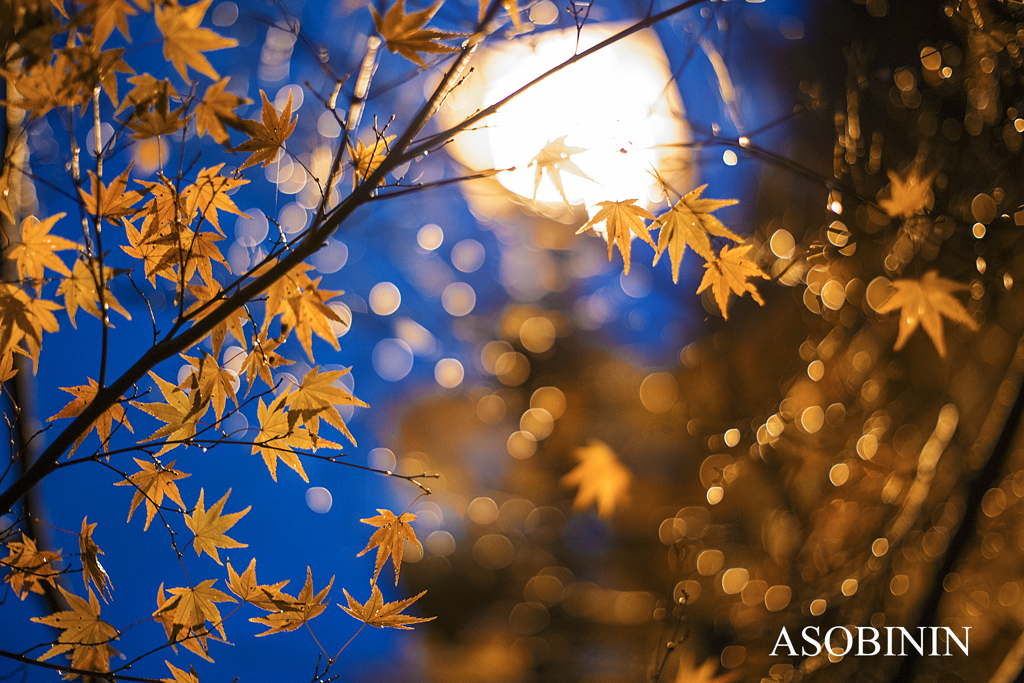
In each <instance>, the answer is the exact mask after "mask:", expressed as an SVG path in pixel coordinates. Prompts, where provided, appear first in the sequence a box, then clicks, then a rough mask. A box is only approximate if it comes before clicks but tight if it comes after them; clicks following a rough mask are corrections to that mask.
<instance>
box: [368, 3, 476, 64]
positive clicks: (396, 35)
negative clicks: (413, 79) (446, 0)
mask: <svg viewBox="0 0 1024 683" xmlns="http://www.w3.org/2000/svg"><path fill="white" fill-rule="evenodd" d="M442 2H443V0H438V2H435V3H434V4H433V5H431V6H430V7H428V8H427V9H424V10H420V11H419V12H413V13H412V14H406V13H405V0H398V2H396V3H395V4H394V5H392V6H391V9H389V10H388V12H387V14H385V15H384V17H383V18H381V16H380V15H379V14H377V10H376V9H375V8H374V7H373V5H370V12H371V13H372V14H373V24H374V26H376V27H377V32H378V33H380V35H381V37H382V38H383V39H384V43H385V44H386V45H387V46H388V50H390V51H391V52H392V53H398V54H400V55H402V56H403V57H405V58H406V59H408V60H409V61H410V62H412V63H413V64H416V65H417V66H419V67H420V68H422V69H426V68H427V64H426V62H424V61H423V58H422V57H420V54H419V53H421V52H430V53H435V54H436V53H445V52H458V48H456V47H449V46H448V45H442V44H441V43H439V42H437V41H439V40H448V39H450V38H457V37H458V34H457V33H447V32H445V31H438V30H437V29H430V28H423V27H424V26H426V24H427V22H428V21H430V20H431V19H432V18H433V17H434V15H435V14H437V10H439V9H441V4H442Z"/></svg>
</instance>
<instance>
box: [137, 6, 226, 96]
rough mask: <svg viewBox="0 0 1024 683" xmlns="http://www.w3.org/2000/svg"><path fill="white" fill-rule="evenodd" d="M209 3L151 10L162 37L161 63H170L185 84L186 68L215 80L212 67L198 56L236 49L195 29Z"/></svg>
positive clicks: (157, 7) (216, 76)
mask: <svg viewBox="0 0 1024 683" xmlns="http://www.w3.org/2000/svg"><path fill="white" fill-rule="evenodd" d="M211 2H213V0H201V1H200V2H197V3H196V4H194V5H189V6H187V7H186V6H184V5H178V4H176V3H167V4H166V5H157V6H156V7H154V8H153V16H154V18H155V19H156V25H157V27H158V28H159V29H160V32H161V33H163V35H164V59H166V60H168V61H170V62H171V63H173V64H174V68H176V69H177V70H178V73H180V74H181V77H182V78H184V79H185V80H186V81H187V80H188V73H187V72H186V68H187V67H189V66H191V67H192V68H193V69H195V70H196V71H198V72H199V73H201V74H204V75H206V76H209V77H210V78H212V79H214V80H217V79H219V78H220V76H219V75H218V74H217V72H216V71H215V70H214V68H213V65H211V64H210V62H209V61H208V60H207V59H206V57H205V56H204V55H203V54H202V53H203V52H208V51H210V50H220V49H222V48H225V47H234V46H235V45H238V41H237V40H235V39H234V38H224V37H223V36H220V35H218V34H217V33H214V32H213V31H211V30H210V29H207V28H199V24H200V22H202V20H203V16H204V15H205V14H206V10H207V9H209V7H210V3H211Z"/></svg>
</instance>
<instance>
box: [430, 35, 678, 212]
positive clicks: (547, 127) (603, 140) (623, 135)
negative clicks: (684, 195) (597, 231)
mask: <svg viewBox="0 0 1024 683" xmlns="http://www.w3.org/2000/svg"><path fill="white" fill-rule="evenodd" d="M621 28H623V27H621V26H617V25H608V24H606V25H599V26H588V30H587V31H584V32H583V35H582V39H581V41H580V45H579V49H580V50H581V51H582V50H584V49H586V48H588V47H590V46H591V45H593V44H596V43H597V42H599V41H601V40H604V39H605V38H607V37H608V36H610V35H612V34H614V33H615V32H616V31H618V30H621ZM576 39H577V34H576V31H575V30H570V31H547V32H544V33H539V34H531V35H526V36H523V37H521V38H519V39H517V40H515V41H512V42H510V43H508V44H505V45H502V46H501V47H498V48H494V49H492V50H489V51H485V52H484V53H483V54H482V56H481V57H480V59H479V60H478V61H477V63H476V64H475V66H474V71H473V74H472V75H471V76H470V77H469V79H468V84H469V85H470V91H469V92H466V93H462V95H463V96H461V97H460V96H455V97H451V98H449V100H448V101H447V103H446V106H445V107H443V108H442V113H443V115H444V117H445V123H446V124H448V125H452V124H454V123H456V122H457V121H459V120H461V119H462V118H463V117H465V116H468V115H470V114H472V113H473V112H474V111H475V110H476V109H477V108H478V107H486V106H488V105H490V104H493V103H495V102H497V101H499V100H500V99H502V98H503V97H505V96H507V95H509V94H510V93H512V92H514V91H515V90H516V89H518V88H520V87H522V86H523V85H524V84H526V83H528V82H529V81H530V80H531V79H533V78H535V77H536V76H538V75H540V74H542V73H544V72H545V71H547V70H548V69H550V68H551V67H553V66H555V65H557V64H559V63H561V62H563V61H564V60H565V59H567V58H569V57H571V56H572V55H573V53H574V51H575V50H576ZM670 82H671V73H670V71H669V68H668V63H667V60H666V58H665V55H664V53H663V51H662V48H661V45H660V43H659V42H658V40H657V38H656V37H655V35H654V33H653V32H650V31H644V32H640V33H637V34H635V35H633V36H631V37H630V38H628V39H626V40H622V41H619V42H618V43H615V44H614V45H612V46H611V47H609V48H607V49H604V50H601V51H599V52H598V53H596V54H594V55H591V56H588V57H586V58H584V59H582V60H580V61H579V62H577V63H576V64H573V65H572V66H570V67H568V68H566V69H563V70H562V71H560V72H559V73H557V74H555V75H554V76H552V77H550V78H547V79H545V80H544V81H542V82H541V83H539V84H537V85H535V86H534V87H532V88H531V89H529V90H528V91H526V92H525V93H524V94H523V95H521V96H519V97H517V98H515V99H514V100H512V101H511V102H509V103H508V104H506V105H505V106H503V107H502V108H501V109H500V110H499V111H498V113H497V114H495V115H494V116H491V117H489V118H488V119H487V120H486V126H484V127H482V129H481V130H477V131H471V132H469V133H466V134H463V135H460V136H459V137H457V138H456V139H455V143H456V149H455V150H454V151H455V154H456V155H457V156H459V157H461V158H462V159H463V160H464V161H465V162H466V163H467V164H468V165H470V166H471V167H473V168H478V169H485V168H489V167H494V168H509V167H513V166H514V167H515V170H514V171H508V172H504V173H501V174H499V175H498V180H499V181H500V182H501V184H502V185H503V186H504V187H505V188H507V189H509V190H512V191H513V192H515V193H516V194H518V195H520V196H521V197H525V198H526V199H531V198H533V195H534V183H535V177H536V171H537V165H536V164H534V165H533V166H531V165H530V164H531V161H532V160H533V159H534V157H536V156H537V154H538V153H539V152H540V151H541V149H542V148H543V147H544V146H545V145H547V144H548V143H549V142H552V141H555V140H557V139H558V138H561V137H563V136H566V137H565V143H564V144H565V145H566V146H567V147H570V148H582V149H585V150H586V151H584V152H579V153H574V154H572V155H571V157H570V160H571V161H572V162H573V163H575V164H576V165H578V167H579V169H580V170H582V171H583V173H585V174H586V175H587V176H588V177H589V178H591V179H592V180H588V179H586V178H583V177H580V176H579V175H574V174H573V173H571V172H569V171H566V170H563V171H562V172H561V178H562V182H563V183H564V187H565V193H566V197H567V199H568V200H569V202H571V203H572V204H579V203H583V204H585V205H586V206H587V207H588V208H589V207H591V206H593V205H594V204H596V203H597V202H601V201H609V200H614V201H621V200H624V199H638V200H639V201H638V204H640V205H647V204H648V203H649V202H651V201H652V200H654V201H657V200H659V199H660V198H661V197H660V192H659V188H657V187H656V186H655V180H654V177H653V175H652V173H651V172H652V171H653V170H655V169H657V170H658V171H659V173H661V174H662V175H663V176H665V175H667V176H668V179H669V180H670V182H671V181H672V180H678V170H679V169H680V168H682V167H684V166H686V164H685V163H681V161H680V160H685V159H688V156H689V155H688V152H686V151H685V150H683V149H680V148H679V147H672V146H671V145H672V143H678V142H683V141H685V140H687V139H688V131H687V127H686V124H685V121H684V120H683V106H682V102H681V101H680V98H679V96H678V94H677V92H676V90H675V89H674V88H673V87H668V88H666V84H667V83H670ZM659 145H661V146H659ZM673 160H675V161H673ZM673 176H675V177H673ZM536 198H537V200H538V201H541V202H547V203H551V204H563V201H562V198H561V195H560V194H559V193H558V190H557V189H556V187H555V185H554V183H553V182H552V181H551V179H550V177H549V175H548V174H547V173H546V172H545V173H544V174H543V176H542V179H541V182H540V185H539V186H538V187H537V192H536Z"/></svg>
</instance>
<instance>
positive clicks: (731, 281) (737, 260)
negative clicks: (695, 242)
mask: <svg viewBox="0 0 1024 683" xmlns="http://www.w3.org/2000/svg"><path fill="white" fill-rule="evenodd" d="M753 248H754V247H753V245H751V244H748V245H745V246H742V247H736V248H735V249H730V248H729V246H728V245H726V246H724V247H722V251H721V253H719V255H718V258H716V259H714V260H712V261H708V262H707V263H705V264H704V268H705V269H706V270H705V271H704V278H703V279H702V280H701V281H700V287H698V288H697V293H698V294H700V293H701V292H703V291H704V290H705V289H707V288H708V287H711V291H712V293H713V294H714V295H715V303H717V304H718V308H719V310H720V311H722V317H723V318H726V319H728V318H729V295H730V294H736V295H737V296H743V294H744V293H745V292H750V297H751V298H752V299H753V300H754V301H756V302H757V303H758V305H760V306H764V299H762V298H761V295H760V294H758V293H757V288H756V287H754V285H753V284H752V283H750V282H747V280H748V279H749V278H752V277H760V278H764V279H765V280H767V279H768V275H766V274H765V273H764V271H762V270H761V269H760V268H758V267H757V264H756V263H754V262H753V261H751V260H750V259H748V258H747V257H746V256H747V253H748V252H749V251H750V250H751V249H753Z"/></svg>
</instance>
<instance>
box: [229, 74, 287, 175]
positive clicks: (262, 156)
mask: <svg viewBox="0 0 1024 683" xmlns="http://www.w3.org/2000/svg"><path fill="white" fill-rule="evenodd" d="M260 97H261V98H263V121H262V123H260V122H257V121H252V120H250V119H245V120H244V121H242V126H243V128H244V130H245V132H246V133H247V134H248V135H249V138H250V139H249V140H246V141H245V142H243V143H242V144H240V145H239V146H238V147H235V151H236V152H252V154H251V155H249V158H248V159H246V160H245V161H244V162H242V165H241V166H239V167H238V170H239V171H241V170H242V169H245V168H249V167H250V166H255V165H256V164H262V165H263V167H264V168H265V167H266V166H268V165H270V163H271V162H272V161H273V160H274V158H275V157H276V156H277V152H278V150H279V149H282V148H284V143H285V141H287V140H288V137H289V136H291V134H292V131H294V130H295V124H296V123H297V122H298V120H299V117H298V116H296V117H295V118H294V119H292V118H291V116H292V93H291V91H290V90H289V91H288V104H286V105H285V107H284V111H282V112H281V115H280V116H278V114H277V109H275V108H274V105H273V104H271V103H270V100H268V99H267V94H266V93H265V92H263V91H262V90H260Z"/></svg>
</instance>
